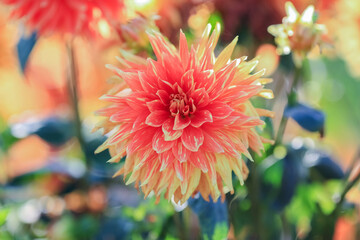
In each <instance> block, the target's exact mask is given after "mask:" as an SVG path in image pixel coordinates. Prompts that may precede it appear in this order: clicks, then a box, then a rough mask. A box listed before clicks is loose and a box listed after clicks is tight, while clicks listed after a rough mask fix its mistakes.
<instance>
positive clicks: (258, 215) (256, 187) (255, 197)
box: [249, 164, 265, 240]
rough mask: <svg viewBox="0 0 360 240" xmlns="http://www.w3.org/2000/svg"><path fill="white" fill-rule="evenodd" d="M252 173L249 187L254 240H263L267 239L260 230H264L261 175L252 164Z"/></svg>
mask: <svg viewBox="0 0 360 240" xmlns="http://www.w3.org/2000/svg"><path fill="white" fill-rule="evenodd" d="M250 173H251V181H250V185H249V198H250V200H251V206H252V207H251V211H252V216H253V217H254V219H253V221H254V225H253V226H254V228H253V234H254V236H253V237H254V239H257V240H262V239H265V236H264V231H259V229H263V227H262V222H261V219H262V206H261V204H260V201H259V196H260V183H259V179H260V178H259V175H258V170H257V165H256V164H250Z"/></svg>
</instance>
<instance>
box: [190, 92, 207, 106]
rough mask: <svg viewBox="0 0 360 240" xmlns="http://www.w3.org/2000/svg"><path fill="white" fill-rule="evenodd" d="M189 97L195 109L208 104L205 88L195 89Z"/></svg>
mask: <svg viewBox="0 0 360 240" xmlns="http://www.w3.org/2000/svg"><path fill="white" fill-rule="evenodd" d="M191 97H192V98H193V99H194V103H195V104H196V107H197V108H200V107H203V106H206V105H207V104H209V95H208V94H207V92H206V90H205V88H199V89H196V90H195V91H194V92H193V94H192V96H191Z"/></svg>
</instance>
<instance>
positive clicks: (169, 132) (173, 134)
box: [162, 118, 183, 141]
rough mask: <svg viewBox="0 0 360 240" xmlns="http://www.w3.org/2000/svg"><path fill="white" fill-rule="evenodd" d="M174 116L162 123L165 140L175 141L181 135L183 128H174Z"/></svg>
mask: <svg viewBox="0 0 360 240" xmlns="http://www.w3.org/2000/svg"><path fill="white" fill-rule="evenodd" d="M173 127H174V118H169V119H168V120H166V121H165V122H164V123H163V125H162V131H163V133H164V139H165V141H173V140H176V139H178V138H179V137H181V134H182V133H183V130H173Z"/></svg>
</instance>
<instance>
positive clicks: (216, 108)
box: [207, 102, 234, 119]
mask: <svg viewBox="0 0 360 240" xmlns="http://www.w3.org/2000/svg"><path fill="white" fill-rule="evenodd" d="M207 109H209V110H210V112H211V114H212V116H213V119H224V118H226V117H228V116H230V114H231V113H232V112H233V111H234V109H232V108H231V107H230V106H229V105H227V104H226V103H223V102H213V103H211V104H209V105H208V106H207Z"/></svg>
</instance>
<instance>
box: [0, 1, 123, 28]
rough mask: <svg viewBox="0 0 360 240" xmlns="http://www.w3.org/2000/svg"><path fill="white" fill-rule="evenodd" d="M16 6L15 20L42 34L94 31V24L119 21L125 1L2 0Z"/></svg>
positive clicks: (13, 11)
mask: <svg viewBox="0 0 360 240" xmlns="http://www.w3.org/2000/svg"><path fill="white" fill-rule="evenodd" d="M2 1H3V2H4V3H5V4H7V5H10V6H12V7H13V10H12V13H11V15H12V17H13V18H15V19H23V20H24V22H25V24H26V25H27V27H29V28H30V29H32V30H37V31H39V33H40V34H51V33H54V32H58V33H61V34H64V33H70V34H85V35H89V34H91V33H93V32H94V28H95V27H94V22H95V21H96V20H99V19H101V18H104V19H115V17H116V15H117V14H118V11H119V9H120V8H121V6H122V1H121V0H2Z"/></svg>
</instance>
